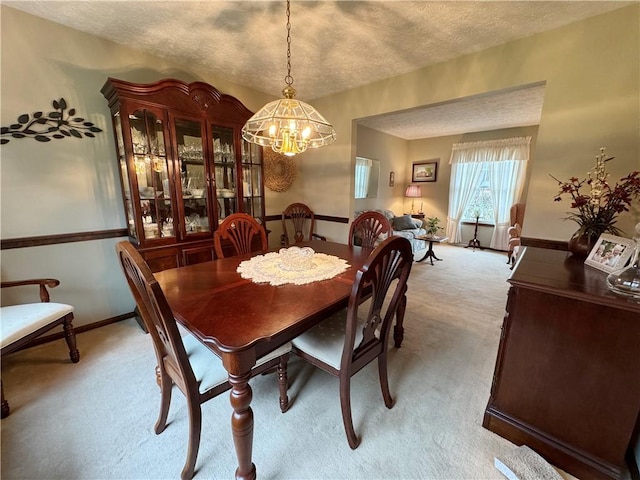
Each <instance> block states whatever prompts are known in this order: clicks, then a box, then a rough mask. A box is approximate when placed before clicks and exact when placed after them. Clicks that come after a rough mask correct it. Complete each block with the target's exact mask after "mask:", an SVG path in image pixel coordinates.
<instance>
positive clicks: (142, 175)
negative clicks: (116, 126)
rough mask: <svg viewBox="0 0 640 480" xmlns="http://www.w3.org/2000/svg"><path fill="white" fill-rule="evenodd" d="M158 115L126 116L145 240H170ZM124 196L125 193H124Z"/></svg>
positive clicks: (164, 159)
mask: <svg viewBox="0 0 640 480" xmlns="http://www.w3.org/2000/svg"><path fill="white" fill-rule="evenodd" d="M160 116H161V115H159V114H155V113H154V112H152V111H150V110H147V109H143V110H136V111H135V112H134V113H133V114H131V115H129V119H128V120H129V128H130V131H131V144H132V149H133V164H134V167H135V168H134V172H135V177H136V179H135V185H137V189H138V194H139V196H138V199H137V200H133V199H132V201H139V202H140V212H141V223H142V233H143V235H144V239H145V240H149V239H155V238H161V237H173V236H174V235H175V231H174V228H173V209H172V201H171V189H170V187H169V174H168V163H167V154H166V148H165V139H164V125H163V121H162V120H161V119H160V118H159V117H160ZM125 195H126V191H125Z"/></svg>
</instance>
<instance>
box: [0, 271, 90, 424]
mask: <svg viewBox="0 0 640 480" xmlns="http://www.w3.org/2000/svg"><path fill="white" fill-rule="evenodd" d="M25 285H39V287H40V302H39V303H23V304H18V305H8V306H6V307H2V308H0V357H4V356H5V355H8V354H10V353H13V352H15V351H16V350H20V349H21V348H23V347H25V346H27V345H28V344H30V343H32V342H33V340H34V339H35V338H37V337H39V336H40V335H42V334H43V333H46V332H48V331H50V330H52V329H54V328H55V327H57V326H59V325H62V329H63V331H64V338H65V340H66V341H67V347H69V358H70V359H71V361H72V362H73V363H78V362H79V361H80V352H78V349H77V348H76V334H75V330H74V329H73V307H72V306H71V305H66V304H64V303H54V302H50V297H49V291H48V290H47V287H49V288H54V287H57V286H58V285H60V281H59V280H57V279H55V278H39V279H29V280H18V281H11V282H1V283H0V288H9V287H20V286H25ZM0 391H1V397H2V398H1V401H2V404H1V408H0V414H1V418H5V417H7V416H9V413H10V412H11V408H10V407H9V402H8V401H7V400H6V399H5V398H4V384H3V383H2V380H0Z"/></svg>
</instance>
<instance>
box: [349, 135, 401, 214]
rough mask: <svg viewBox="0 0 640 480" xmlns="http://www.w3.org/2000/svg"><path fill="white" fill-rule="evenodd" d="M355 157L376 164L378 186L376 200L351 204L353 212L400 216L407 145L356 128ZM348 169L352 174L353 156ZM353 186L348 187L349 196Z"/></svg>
mask: <svg viewBox="0 0 640 480" xmlns="http://www.w3.org/2000/svg"><path fill="white" fill-rule="evenodd" d="M357 136H358V137H357V155H358V156H360V157H366V158H372V159H375V160H378V161H379V162H380V182H379V184H378V196H377V197H376V198H363V199H358V200H354V203H353V211H352V212H351V217H350V218H353V212H354V211H358V210H375V209H389V210H393V211H394V212H395V213H397V214H398V215H400V214H401V213H402V209H403V205H402V203H403V202H402V200H403V195H404V190H405V188H406V186H407V185H406V183H405V180H404V179H405V176H406V158H407V152H408V145H409V142H408V141H406V140H403V139H401V138H398V137H394V136H392V135H387V134H385V133H381V132H378V131H376V130H372V129H371V128H368V127H365V126H362V125H359V126H357ZM351 169H352V170H353V171H355V156H354V159H353V162H352V166H351ZM391 172H394V175H395V180H394V185H393V187H391V186H389V174H390V173H391ZM353 189H354V185H351V192H352V196H353Z"/></svg>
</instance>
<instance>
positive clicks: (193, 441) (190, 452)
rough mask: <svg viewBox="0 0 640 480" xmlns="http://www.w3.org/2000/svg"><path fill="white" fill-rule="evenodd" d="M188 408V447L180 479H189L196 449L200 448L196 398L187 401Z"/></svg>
mask: <svg viewBox="0 0 640 480" xmlns="http://www.w3.org/2000/svg"><path fill="white" fill-rule="evenodd" d="M188 409H189V447H188V449H187V460H186V462H185V464H184V468H183V469H182V473H181V474H180V478H181V479H182V480H191V479H192V478H193V474H194V472H195V468H196V459H197V458H198V449H199V448H200V431H201V429H202V409H201V407H200V403H199V402H198V399H192V400H191V401H189V402H188Z"/></svg>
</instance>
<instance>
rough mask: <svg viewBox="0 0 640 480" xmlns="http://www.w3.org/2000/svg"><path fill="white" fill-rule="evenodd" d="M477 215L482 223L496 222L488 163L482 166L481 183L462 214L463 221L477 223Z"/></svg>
mask: <svg viewBox="0 0 640 480" xmlns="http://www.w3.org/2000/svg"><path fill="white" fill-rule="evenodd" d="M476 217H478V221H479V222H481V223H487V224H491V225H493V224H494V222H495V206H494V203H493V195H491V188H489V164H488V163H485V164H484V165H483V166H482V173H481V176H480V184H479V185H478V187H477V188H476V190H475V193H474V194H473V196H472V197H471V200H470V201H469V204H468V205H467V208H465V210H464V213H463V214H462V221H463V222H474V223H475V221H476Z"/></svg>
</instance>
